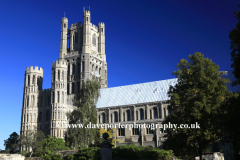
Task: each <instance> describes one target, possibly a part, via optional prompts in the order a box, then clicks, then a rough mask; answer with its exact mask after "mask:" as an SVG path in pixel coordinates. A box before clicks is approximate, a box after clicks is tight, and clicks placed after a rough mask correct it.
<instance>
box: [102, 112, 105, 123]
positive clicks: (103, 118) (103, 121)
mask: <svg viewBox="0 0 240 160" xmlns="http://www.w3.org/2000/svg"><path fill="white" fill-rule="evenodd" d="M102 123H105V113H103V114H102Z"/></svg>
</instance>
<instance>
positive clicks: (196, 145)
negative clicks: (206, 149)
mask: <svg viewBox="0 0 240 160" xmlns="http://www.w3.org/2000/svg"><path fill="white" fill-rule="evenodd" d="M195 147H196V149H197V156H198V141H197V140H196V141H195Z"/></svg>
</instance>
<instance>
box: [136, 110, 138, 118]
mask: <svg viewBox="0 0 240 160" xmlns="http://www.w3.org/2000/svg"><path fill="white" fill-rule="evenodd" d="M136 120H138V111H136Z"/></svg>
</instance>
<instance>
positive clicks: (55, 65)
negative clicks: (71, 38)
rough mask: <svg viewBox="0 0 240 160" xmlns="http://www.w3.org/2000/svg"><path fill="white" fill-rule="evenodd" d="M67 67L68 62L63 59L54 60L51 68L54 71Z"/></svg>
mask: <svg viewBox="0 0 240 160" xmlns="http://www.w3.org/2000/svg"><path fill="white" fill-rule="evenodd" d="M67 65H68V62H67V61H66V60H64V59H59V60H56V61H55V62H52V68H53V69H55V68H61V67H63V68H67Z"/></svg>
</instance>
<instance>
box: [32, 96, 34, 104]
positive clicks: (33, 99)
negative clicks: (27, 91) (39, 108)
mask: <svg viewBox="0 0 240 160" xmlns="http://www.w3.org/2000/svg"><path fill="white" fill-rule="evenodd" d="M32 106H35V96H33V101H32Z"/></svg>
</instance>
